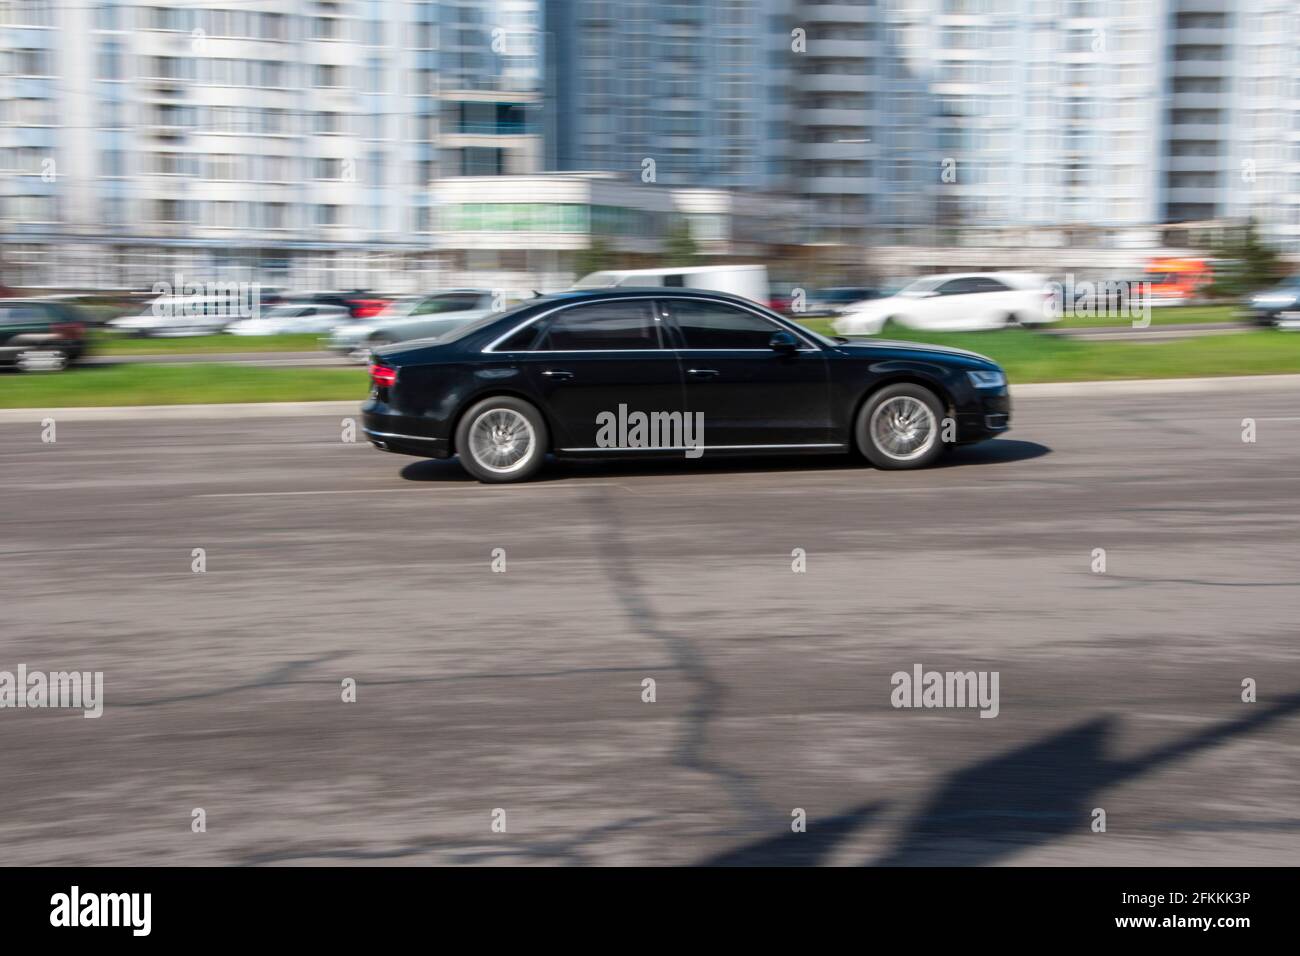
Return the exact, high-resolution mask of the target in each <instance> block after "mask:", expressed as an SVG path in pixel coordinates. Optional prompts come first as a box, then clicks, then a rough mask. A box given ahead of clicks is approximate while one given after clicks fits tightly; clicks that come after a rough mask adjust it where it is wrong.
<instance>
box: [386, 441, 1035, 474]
mask: <svg viewBox="0 0 1300 956" xmlns="http://www.w3.org/2000/svg"><path fill="white" fill-rule="evenodd" d="M1051 451H1052V450H1051V449H1050V448H1048V447H1047V446H1046V445H1040V444H1038V443H1037V442H1032V441H1018V440H1016V439H1012V438H999V439H996V440H993V441H985V442H980V443H979V444H976V445H961V446H959V447H957V448H954V449H953V450H952V451H951V452H950V453H949V454H947V455H945V456H944V457H943V458H942V459H941V460H940V461H939V462H938V464H936V465H934V468H935V469H947V468H964V467H970V466H974V465H994V464H1005V463H1008V462H1017V461H1029V460H1030V459H1033V458H1039V457H1042V456H1043V455H1047V454H1050V453H1051ZM871 470H872V469H871V467H870V466H869V465H868V464H867V463H866V462H865V461H863V460H862V459H861V458H859V457H858V456H857V455H848V454H845V455H780V456H777V455H767V456H761V457H759V456H755V457H738V456H737V457H733V456H727V457H722V456H716V457H713V458H709V456H708V451H707V449H706V451H705V454H704V457H702V458H686V457H685V456H683V457H681V458H636V459H626V460H623V461H616V460H612V459H599V460H596V459H563V460H560V459H555V458H552V459H550V460H548V461H547V463H546V466H545V467H544V468H543V469H542V470H541V471H540V472H539V473H538V474H537V475H536V476H535V477H534V478H532V479H530V482H548V481H570V480H575V479H579V480H580V479H601V478H630V477H640V476H652V475H687V474H695V475H711V474H734V473H740V472H801V471H803V472H813V471H818V472H834V471H858V472H869V471H871ZM401 476H402V478H404V479H406V480H407V481H430V482H473V481H474V479H473V478H471V477H470V476H469V475H468V474H467V473H466V472H465V469H463V468H461V467H460V464H459V462H457V461H456V460H455V459H427V460H421V461H413V462H411V463H410V464H408V465H406V466H405V467H403V468H402V471H401Z"/></svg>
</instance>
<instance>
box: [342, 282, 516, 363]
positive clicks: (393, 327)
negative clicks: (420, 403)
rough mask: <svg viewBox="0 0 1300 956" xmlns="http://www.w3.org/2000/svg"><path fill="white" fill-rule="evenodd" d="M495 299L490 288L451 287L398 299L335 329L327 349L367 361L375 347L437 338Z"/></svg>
mask: <svg viewBox="0 0 1300 956" xmlns="http://www.w3.org/2000/svg"><path fill="white" fill-rule="evenodd" d="M492 299H493V295H492V292H491V291H489V290H487V289H450V290H448V291H446V292H437V293H434V294H433V295H424V296H411V297H410V298H406V299H398V300H397V301H396V302H392V303H390V304H389V305H388V307H387V308H386V309H384V310H383V311H382V312H380V313H379V314H378V315H374V316H371V317H370V318H368V319H363V320H362V321H360V322H352V323H350V324H348V325H344V326H340V327H339V328H337V329H335V330H334V334H333V335H331V336H330V337H329V339H327V340H326V348H329V349H331V350H332V351H335V352H342V353H343V354H345V355H346V356H348V358H350V359H352V361H354V362H365V361H366V360H367V359H368V358H369V356H370V350H371V349H374V348H379V347H381V346H384V345H391V344H392V343H394V342H407V341H410V340H411V339H427V338H434V337H436V336H439V335H442V334H444V333H446V332H447V331H448V330H449V329H451V328H452V327H453V326H456V325H459V324H460V323H462V322H467V321H470V320H472V319H477V318H481V317H482V316H484V315H487V314H488V313H490V312H491V311H492V304H493V303H492Z"/></svg>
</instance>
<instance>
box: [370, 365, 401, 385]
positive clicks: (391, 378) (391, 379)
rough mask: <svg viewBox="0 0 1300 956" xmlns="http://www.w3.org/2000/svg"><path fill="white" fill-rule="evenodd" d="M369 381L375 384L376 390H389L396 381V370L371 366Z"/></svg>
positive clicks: (381, 366) (384, 366)
mask: <svg viewBox="0 0 1300 956" xmlns="http://www.w3.org/2000/svg"><path fill="white" fill-rule="evenodd" d="M370 381H372V382H374V383H375V387H376V388H391V387H392V386H393V384H394V383H396V381H397V369H395V368H389V367H388V366H387V365H372V366H370Z"/></svg>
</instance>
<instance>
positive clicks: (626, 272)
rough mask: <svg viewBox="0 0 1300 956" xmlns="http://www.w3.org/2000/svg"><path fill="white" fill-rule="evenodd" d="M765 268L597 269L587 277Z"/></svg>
mask: <svg viewBox="0 0 1300 956" xmlns="http://www.w3.org/2000/svg"><path fill="white" fill-rule="evenodd" d="M766 268H767V266H765V265H761V264H754V265H724V266H681V267H679V268H676V269H672V268H669V269H597V270H595V271H594V272H589V273H587V274H588V275H612V276H676V275H698V274H700V273H702V272H740V271H743V270H745V269H766Z"/></svg>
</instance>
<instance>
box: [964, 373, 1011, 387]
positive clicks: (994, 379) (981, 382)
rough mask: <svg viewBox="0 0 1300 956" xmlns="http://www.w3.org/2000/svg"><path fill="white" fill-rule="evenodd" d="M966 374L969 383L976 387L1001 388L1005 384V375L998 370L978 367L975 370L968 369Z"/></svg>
mask: <svg viewBox="0 0 1300 956" xmlns="http://www.w3.org/2000/svg"><path fill="white" fill-rule="evenodd" d="M966 375H967V376H968V377H969V378H970V383H971V384H972V385H974V386H975V387H976V388H1002V386H1004V385H1006V384H1007V377H1006V376H1005V375H1003V374H1002V373H1001V372H1000V371H987V370H985V369H979V370H977V371H968V372H967V373H966Z"/></svg>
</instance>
